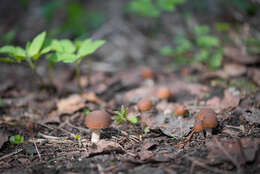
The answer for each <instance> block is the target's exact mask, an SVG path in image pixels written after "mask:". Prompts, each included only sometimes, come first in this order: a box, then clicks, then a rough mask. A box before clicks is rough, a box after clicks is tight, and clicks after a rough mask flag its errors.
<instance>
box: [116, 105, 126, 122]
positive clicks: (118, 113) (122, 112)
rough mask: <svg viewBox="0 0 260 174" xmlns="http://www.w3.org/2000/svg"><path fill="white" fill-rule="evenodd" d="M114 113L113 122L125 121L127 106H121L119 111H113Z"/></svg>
mask: <svg viewBox="0 0 260 174" xmlns="http://www.w3.org/2000/svg"><path fill="white" fill-rule="evenodd" d="M115 113H116V115H114V119H115V122H116V123H117V124H120V123H123V122H126V121H127V114H128V108H127V107H124V106H123V105H122V106H121V110H120V111H115Z"/></svg>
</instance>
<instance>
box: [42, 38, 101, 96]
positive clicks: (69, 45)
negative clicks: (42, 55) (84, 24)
mask: <svg viewBox="0 0 260 174" xmlns="http://www.w3.org/2000/svg"><path fill="white" fill-rule="evenodd" d="M105 43H106V41H104V40H97V41H93V40H92V39H86V40H82V41H81V40H76V41H75V42H74V43H73V42H72V41H70V40H68V39H63V40H52V41H51V43H50V45H49V47H50V48H49V49H50V50H54V51H55V53H52V54H51V55H50V56H48V58H47V59H48V60H49V61H50V62H51V63H52V64H55V63H57V62H63V63H74V64H75V66H76V78H77V83H78V87H79V89H80V91H81V92H83V89H82V86H81V84H80V76H81V75H80V63H81V62H82V60H83V58H85V57H86V56H89V55H90V54H92V53H94V52H95V51H96V50H97V49H98V48H100V47H101V46H102V45H104V44H105ZM89 60H91V58H89ZM89 64H90V63H89ZM91 68H92V67H89V72H91ZM88 77H89V81H90V74H89V76H88Z"/></svg>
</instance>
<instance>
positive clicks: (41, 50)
mask: <svg viewBox="0 0 260 174" xmlns="http://www.w3.org/2000/svg"><path fill="white" fill-rule="evenodd" d="M45 38H46V32H42V33H40V34H39V35H37V36H36V37H35V38H34V39H33V40H32V41H31V42H27V44H26V47H25V49H24V48H22V47H19V46H12V45H6V46H3V47H1V48H0V54H6V55H8V57H1V58H0V61H3V62H8V63H25V64H26V65H28V66H29V68H31V70H32V71H33V72H34V74H35V76H36V77H37V78H38V80H39V81H40V83H41V85H42V86H43V87H45V86H46V85H45V83H44V81H43V79H42V77H41V75H40V74H39V73H38V72H37V61H38V60H39V58H40V57H41V56H42V55H44V54H46V53H48V52H49V51H51V49H50V48H49V47H48V46H47V47H46V46H45V44H44V42H45Z"/></svg>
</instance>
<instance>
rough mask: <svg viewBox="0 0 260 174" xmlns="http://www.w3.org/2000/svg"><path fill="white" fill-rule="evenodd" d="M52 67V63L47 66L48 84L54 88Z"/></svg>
mask: <svg viewBox="0 0 260 174" xmlns="http://www.w3.org/2000/svg"><path fill="white" fill-rule="evenodd" d="M53 67H54V64H53V63H52V62H50V63H49V66H48V78H49V81H50V84H51V85H52V86H54V80H53Z"/></svg>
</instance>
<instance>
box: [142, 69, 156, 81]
mask: <svg viewBox="0 0 260 174" xmlns="http://www.w3.org/2000/svg"><path fill="white" fill-rule="evenodd" d="M141 76H142V77H143V78H144V79H152V78H153V77H154V72H153V69H152V68H150V67H144V68H143V69H142V70H141Z"/></svg>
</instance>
